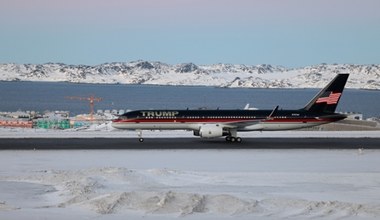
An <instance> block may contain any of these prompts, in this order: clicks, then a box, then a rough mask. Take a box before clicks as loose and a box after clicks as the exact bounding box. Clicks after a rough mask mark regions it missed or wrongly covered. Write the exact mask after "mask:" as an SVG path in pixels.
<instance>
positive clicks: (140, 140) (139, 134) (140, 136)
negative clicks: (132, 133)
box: [137, 130, 144, 143]
mask: <svg viewBox="0 0 380 220" xmlns="http://www.w3.org/2000/svg"><path fill="white" fill-rule="evenodd" d="M137 135H138V136H139V142H140V143H142V142H144V138H143V137H142V131H141V130H137Z"/></svg>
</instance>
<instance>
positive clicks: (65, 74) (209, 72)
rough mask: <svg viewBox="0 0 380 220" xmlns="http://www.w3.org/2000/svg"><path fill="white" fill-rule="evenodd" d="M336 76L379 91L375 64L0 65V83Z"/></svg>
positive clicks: (284, 83) (240, 83)
mask: <svg viewBox="0 0 380 220" xmlns="http://www.w3.org/2000/svg"><path fill="white" fill-rule="evenodd" d="M337 73H350V74H351V76H350V78H349V81H348V84H347V87H348V88H362V89H380V65H352V64H320V65H314V66H307V67H303V68H293V69H290V68H285V67H282V66H272V65H266V64H263V65H256V66H253V65H234V64H213V65H196V64H194V63H182V64H176V65H169V64H165V63H161V62H148V61H134V62H127V63H124V62H118V63H105V64H101V65H96V66H87V65H66V64H62V63H46V64H37V65H36V64H13V63H9V64H0V80H2V81H49V82H62V81H65V82H73V83H120V84H156V85H204V86H217V87H249V88H250V87H255V88H310V87H323V86H324V85H325V84H326V83H327V82H329V81H330V80H331V79H332V78H333V77H334V76H335V74H337Z"/></svg>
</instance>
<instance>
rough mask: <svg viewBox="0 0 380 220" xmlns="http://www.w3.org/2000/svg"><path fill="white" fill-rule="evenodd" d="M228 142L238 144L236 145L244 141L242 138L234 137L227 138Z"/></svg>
mask: <svg viewBox="0 0 380 220" xmlns="http://www.w3.org/2000/svg"><path fill="white" fill-rule="evenodd" d="M226 141H227V142H236V143H241V142H242V141H243V139H241V137H233V136H227V137H226Z"/></svg>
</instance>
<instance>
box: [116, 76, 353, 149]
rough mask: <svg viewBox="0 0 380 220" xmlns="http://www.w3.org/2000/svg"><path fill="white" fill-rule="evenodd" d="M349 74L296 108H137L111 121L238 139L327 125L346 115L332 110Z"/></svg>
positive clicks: (133, 127) (135, 127)
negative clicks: (257, 133) (253, 133)
mask: <svg viewBox="0 0 380 220" xmlns="http://www.w3.org/2000/svg"><path fill="white" fill-rule="evenodd" d="M348 76H349V74H338V75H337V76H336V77H335V78H334V79H333V80H332V81H331V82H330V83H329V84H328V85H327V86H326V87H325V88H323V89H322V90H321V91H320V92H319V93H318V94H317V95H316V96H315V97H314V98H313V99H311V100H310V101H309V103H307V104H306V106H305V107H303V108H301V109H296V110H279V109H278V106H277V107H275V108H274V109H273V110H246V109H244V110H219V109H218V110H137V111H130V112H127V113H125V114H123V115H121V116H120V117H119V118H118V119H116V120H113V121H112V126H113V127H114V128H119V129H128V130H137V131H139V135H138V136H139V141H140V142H143V141H144V139H143V138H142V135H141V134H142V133H141V130H191V131H193V132H194V135H195V136H200V137H202V138H217V137H222V136H226V141H228V142H239V143H240V142H241V141H242V139H241V138H240V137H238V135H237V132H238V131H239V132H243V131H278V130H292V129H300V128H307V127H312V126H317V125H321V124H327V123H331V122H335V121H339V120H342V119H344V118H346V115H344V114H339V113H335V109H336V107H337V105H338V103H339V100H340V98H341V96H342V92H343V89H344V86H345V84H346V82H347V79H348Z"/></svg>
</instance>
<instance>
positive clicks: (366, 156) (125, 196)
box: [0, 150, 380, 219]
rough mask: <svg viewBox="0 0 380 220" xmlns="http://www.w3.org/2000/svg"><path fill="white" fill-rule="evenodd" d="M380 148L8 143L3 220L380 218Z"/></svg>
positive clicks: (1, 157) (3, 158) (1, 183)
mask: <svg viewBox="0 0 380 220" xmlns="http://www.w3.org/2000/svg"><path fill="white" fill-rule="evenodd" d="M379 157H380V151H379V150H363V151H358V150H91V151H88V150H74V151H69V150H67V151H66V150H59V151H49V150H44V151H38V150H37V151H1V154H0V219H232V218H234V219H235V218H237V219H254V218H257V217H260V218H262V219H278V218H290V219H293V218H295V219H311V218H316V217H317V218H324V219H340V218H343V219H378V218H379V217H380V200H379V198H380V160H379Z"/></svg>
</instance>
